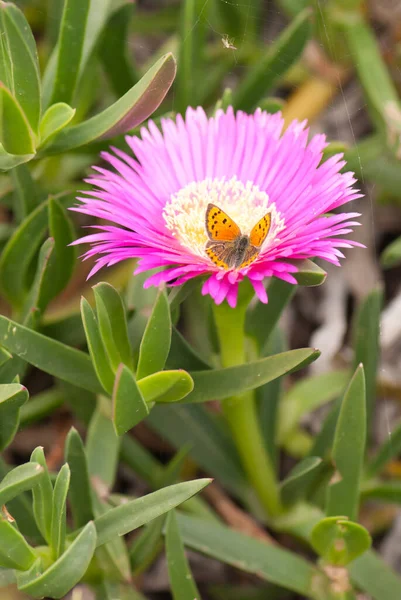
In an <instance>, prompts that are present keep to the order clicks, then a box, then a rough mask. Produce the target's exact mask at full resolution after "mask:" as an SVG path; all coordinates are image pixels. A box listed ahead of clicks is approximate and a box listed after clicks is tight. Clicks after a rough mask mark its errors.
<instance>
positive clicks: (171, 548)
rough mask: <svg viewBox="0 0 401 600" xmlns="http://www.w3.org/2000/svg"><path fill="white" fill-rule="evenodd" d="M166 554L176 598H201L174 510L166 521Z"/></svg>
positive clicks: (189, 599)
mask: <svg viewBox="0 0 401 600" xmlns="http://www.w3.org/2000/svg"><path fill="white" fill-rule="evenodd" d="M166 554H167V567H168V574H169V579H170V585H171V591H172V594H173V598H174V600H195V599H196V600H201V596H200V593H199V590H198V588H197V587H196V583H195V581H194V578H193V576H192V573H191V570H190V568H189V564H188V560H187V557H186V556H185V550H184V544H183V543H182V539H181V536H180V530H179V528H178V523H177V517H176V516H175V512H174V511H173V510H172V511H170V513H169V514H168V517H167V523H166Z"/></svg>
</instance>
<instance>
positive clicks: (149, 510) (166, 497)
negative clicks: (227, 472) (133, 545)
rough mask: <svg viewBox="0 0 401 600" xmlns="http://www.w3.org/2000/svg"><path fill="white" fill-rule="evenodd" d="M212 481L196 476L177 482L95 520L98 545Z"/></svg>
mask: <svg viewBox="0 0 401 600" xmlns="http://www.w3.org/2000/svg"><path fill="white" fill-rule="evenodd" d="M210 481H211V480H210V479H197V480H195V481H186V482H184V483H177V484H175V485H170V486H168V487H165V488H163V489H161V490H158V491H157V492H153V493H152V494H148V495H147V496H142V497H141V498H137V499H136V500H129V501H128V502H126V503H124V504H121V505H120V506H117V507H116V508H112V509H111V510H109V511H108V512H107V513H105V514H104V515H102V516H101V517H99V518H98V519H96V520H95V525H96V530H97V533H98V540H97V545H98V546H101V545H102V544H105V543H106V542H108V541H109V540H111V539H112V538H113V537H114V536H115V535H125V534H126V533H128V532H129V531H133V530H134V529H137V528H138V527H141V525H144V524H145V523H148V522H149V521H151V520H152V519H155V518H156V517H159V516H160V515H162V514H164V513H166V512H168V511H169V510H171V509H172V508H175V507H176V506H178V505H179V504H182V502H185V500H188V499H189V498H191V496H193V495H194V494H197V493H198V492H200V491H201V490H202V489H203V488H204V487H205V486H206V485H208V484H209V483H210Z"/></svg>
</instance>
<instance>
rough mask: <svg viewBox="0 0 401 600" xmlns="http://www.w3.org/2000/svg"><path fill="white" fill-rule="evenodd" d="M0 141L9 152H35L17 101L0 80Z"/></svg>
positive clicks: (32, 139) (28, 127)
mask: <svg viewBox="0 0 401 600" xmlns="http://www.w3.org/2000/svg"><path fill="white" fill-rule="evenodd" d="M0 142H1V144H2V146H3V148H4V150H5V151H6V152H8V153H9V154H17V155H21V154H35V141H34V136H33V133H32V131H31V128H30V126H29V123H28V120H27V118H26V116H25V115H24V113H23V111H22V108H21V106H20V105H19V104H18V101H17V100H16V99H15V98H14V97H13V96H12V94H11V92H10V90H9V89H8V88H6V87H5V85H4V84H3V83H2V82H0Z"/></svg>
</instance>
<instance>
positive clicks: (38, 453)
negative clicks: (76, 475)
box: [31, 446, 53, 544]
mask: <svg viewBox="0 0 401 600" xmlns="http://www.w3.org/2000/svg"><path fill="white" fill-rule="evenodd" d="M31 462H33V463H38V464H39V465H40V466H41V467H42V469H43V475H42V477H41V478H40V479H39V482H38V484H37V485H36V486H35V487H34V488H33V490H32V498H33V503H32V504H33V514H34V515H35V520H36V524H37V526H38V528H39V530H40V532H41V534H42V536H43V539H45V540H46V541H47V543H48V544H50V542H51V527H52V517H53V485H52V482H51V480H50V475H49V471H48V469H47V464H46V459H45V455H44V452H43V448H42V447H41V446H39V447H38V448H35V450H34V451H33V452H32V454H31Z"/></svg>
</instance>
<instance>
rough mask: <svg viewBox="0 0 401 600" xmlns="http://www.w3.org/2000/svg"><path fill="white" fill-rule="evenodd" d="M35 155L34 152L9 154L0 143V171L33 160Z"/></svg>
mask: <svg viewBox="0 0 401 600" xmlns="http://www.w3.org/2000/svg"><path fill="white" fill-rule="evenodd" d="M34 156H35V154H34V153H32V154H9V153H8V152H6V151H5V150H4V148H3V146H2V145H1V144H0V171H9V170H10V169H14V168H15V167H18V165H22V164H24V163H26V162H29V161H30V160H32V158H33V157H34Z"/></svg>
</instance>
